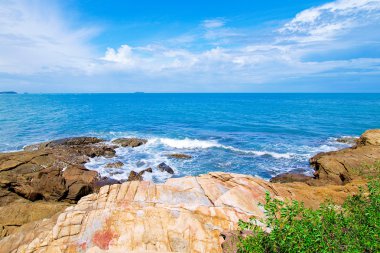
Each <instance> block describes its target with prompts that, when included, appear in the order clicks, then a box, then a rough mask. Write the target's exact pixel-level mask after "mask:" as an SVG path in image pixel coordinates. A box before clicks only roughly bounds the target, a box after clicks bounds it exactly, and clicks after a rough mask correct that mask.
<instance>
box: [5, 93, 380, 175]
mask: <svg viewBox="0 0 380 253" xmlns="http://www.w3.org/2000/svg"><path fill="white" fill-rule="evenodd" d="M371 128H380V94H256V93H252V94H238V93H232V94H226V93H220V94H209V93H207V94H188V93H186V94H182V93H180V94H174V93H169V94H150V93H130V94H18V95H12V94H9V95H6V94H3V95H0V151H1V152H11V151H16V150H21V149H22V148H23V147H24V146H25V145H30V144H33V143H38V142H43V141H48V140H54V139H59V138H65V137H73V136H96V137H101V138H104V139H105V140H106V141H112V140H113V139H116V138H120V137H139V138H145V139H147V140H148V142H147V144H145V145H142V146H140V147H137V148H118V149H117V156H116V157H114V158H104V157H97V158H92V159H91V160H90V162H88V163H87V164H86V167H87V168H88V169H92V170H96V171H98V172H99V173H100V174H101V176H104V177H109V178H114V179H116V180H126V179H127V178H128V175H129V173H130V171H132V170H134V171H136V172H138V171H141V170H143V169H146V168H148V167H151V168H152V169H153V173H145V174H144V178H145V179H146V180H152V181H155V182H163V181H165V180H167V179H168V178H170V177H183V176H189V175H199V174H205V173H208V172H211V171H222V172H233V173H243V174H249V175H254V176H258V177H261V178H264V179H270V178H271V177H273V176H276V175H278V174H280V173H284V172H300V173H305V174H311V173H312V168H310V166H309V162H308V160H309V158H310V157H312V156H313V155H315V154H317V153H319V152H326V151H332V150H337V149H341V148H345V147H348V146H349V144H345V143H340V142H338V141H337V139H338V138H340V137H357V136H359V135H360V134H361V133H363V132H364V131H365V130H366V129H371ZM173 153H182V154H188V155H191V156H192V158H191V159H186V160H181V159H173V158H169V157H168V154H173ZM115 161H121V162H123V163H124V166H123V168H121V169H107V168H105V165H106V164H107V163H109V162H115ZM161 162H165V163H166V164H167V165H169V166H170V167H172V168H173V170H174V171H175V174H174V175H171V174H168V173H167V172H161V171H159V170H158V169H157V165H158V164H160V163H161Z"/></svg>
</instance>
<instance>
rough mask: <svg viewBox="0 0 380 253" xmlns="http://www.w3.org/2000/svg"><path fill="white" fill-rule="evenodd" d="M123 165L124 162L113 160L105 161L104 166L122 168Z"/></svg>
mask: <svg viewBox="0 0 380 253" xmlns="http://www.w3.org/2000/svg"><path fill="white" fill-rule="evenodd" d="M123 166H124V163H122V162H120V161H117V162H114V163H107V164H106V165H105V166H104V168H108V169H111V168H117V169H119V168H122V167H123Z"/></svg>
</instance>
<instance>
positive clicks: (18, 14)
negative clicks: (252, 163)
mask: <svg viewBox="0 0 380 253" xmlns="http://www.w3.org/2000/svg"><path fill="white" fill-rule="evenodd" d="M70 14H72V13H68V11H67V9H65V8H63V7H62V5H61V3H60V2H51V1H49V2H48V1H39V0H31V1H24V0H21V1H16V0H4V1H2V2H0V89H1V90H9V89H12V90H18V91H29V92H129V91H150V92H154V91H156V92H166V91H169V92H197V91H199V92H202V91H206V92H215V91H216V92H223V91H226V92H228V91H273V92H276V91H301V92H303V91H306V92H307V91H334V92H336V91H338V92H339V91H343V92H345V91H348V92H350V91H360V92H367V91H368V92H372V91H373V92H380V29H379V25H378V24H380V0H337V1H333V2H326V3H323V4H320V5H316V6H315V7H311V8H307V9H304V10H302V11H300V12H298V13H297V14H296V15H295V16H294V15H293V16H291V17H288V18H287V19H281V20H273V21H272V22H264V23H263V24H257V23H255V24H250V23H249V22H247V23H245V24H244V25H234V20H233V18H234V17H212V18H205V19H203V20H197V21H196V22H193V23H192V24H191V25H190V27H189V25H187V26H186V27H187V29H180V31H178V32H176V33H175V34H172V35H170V36H161V37H160V38H159V39H157V38H154V39H153V38H152V39H151V40H149V36H147V35H145V37H148V38H147V39H146V40H145V41H148V42H144V43H140V44H138V43H134V44H133V45H132V44H131V43H129V41H128V38H130V36H131V35H126V36H125V37H126V38H125V39H121V40H120V41H118V45H114V46H106V47H102V46H99V45H98V44H97V38H99V37H102V36H103V41H107V38H106V37H107V36H106V35H103V34H104V33H106V30H107V27H105V28H104V27H102V26H101V25H100V26H96V25H88V24H87V23H86V22H84V23H83V24H82V23H79V24H78V22H75V20H73V19H74V18H70V17H71V15H70ZM78 15H80V14H78ZM113 44H115V42H113Z"/></svg>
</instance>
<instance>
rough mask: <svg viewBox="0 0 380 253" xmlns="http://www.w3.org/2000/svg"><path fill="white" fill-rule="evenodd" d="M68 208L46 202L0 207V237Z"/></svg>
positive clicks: (62, 204)
mask: <svg viewBox="0 0 380 253" xmlns="http://www.w3.org/2000/svg"><path fill="white" fill-rule="evenodd" d="M68 206H69V204H68V203H63V202H58V203H57V202H46V201H36V202H30V201H25V202H13V203H11V204H8V205H6V206H2V207H0V213H1V214H2V215H0V224H1V226H0V237H4V236H8V235H10V234H12V233H15V232H17V231H20V227H21V226H22V225H24V224H26V223H29V222H33V221H37V220H41V219H44V218H50V217H51V216H53V215H54V214H56V213H57V212H60V211H63V209H65V208H66V207H68ZM0 252H1V250H0Z"/></svg>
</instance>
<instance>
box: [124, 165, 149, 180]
mask: <svg viewBox="0 0 380 253" xmlns="http://www.w3.org/2000/svg"><path fill="white" fill-rule="evenodd" d="M145 172H149V173H152V172H153V170H152V168H147V169H145V170H142V171H140V172H139V173H137V172H135V171H133V170H132V171H131V173H129V176H128V180H127V181H143V175H144V173H145Z"/></svg>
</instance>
